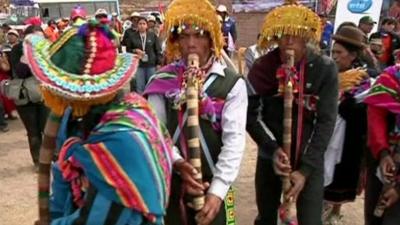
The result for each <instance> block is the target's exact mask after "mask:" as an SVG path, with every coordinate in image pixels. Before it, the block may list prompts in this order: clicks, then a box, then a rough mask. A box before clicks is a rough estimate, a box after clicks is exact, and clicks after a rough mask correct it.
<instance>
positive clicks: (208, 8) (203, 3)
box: [165, 0, 224, 61]
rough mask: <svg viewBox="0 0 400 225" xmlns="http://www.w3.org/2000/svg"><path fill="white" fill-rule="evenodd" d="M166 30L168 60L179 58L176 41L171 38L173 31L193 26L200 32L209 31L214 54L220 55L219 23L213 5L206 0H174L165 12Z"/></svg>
mask: <svg viewBox="0 0 400 225" xmlns="http://www.w3.org/2000/svg"><path fill="white" fill-rule="evenodd" d="M165 26H166V30H167V48H166V55H167V59H168V61H172V60H175V59H179V58H180V52H179V46H178V43H176V41H175V40H174V39H173V36H174V33H178V34H179V33H180V32H182V30H184V29H186V28H188V27H190V26H191V27H193V28H194V29H196V30H199V31H200V32H209V33H210V37H211V40H212V42H213V43H212V45H213V50H214V54H215V56H217V57H220V55H221V50H222V48H223V46H224V39H223V35H222V31H221V23H220V21H219V19H218V15H217V13H216V10H215V7H214V6H213V5H212V4H211V3H210V2H209V1H208V0H197V1H193V0H174V1H172V2H171V4H170V5H169V6H168V9H167V11H166V13H165Z"/></svg>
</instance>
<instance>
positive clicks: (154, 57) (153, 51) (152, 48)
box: [124, 31, 162, 67]
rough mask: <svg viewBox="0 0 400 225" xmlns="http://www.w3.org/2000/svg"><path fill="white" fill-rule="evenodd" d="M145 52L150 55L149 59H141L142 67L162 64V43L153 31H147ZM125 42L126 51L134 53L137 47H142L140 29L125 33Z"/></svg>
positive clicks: (140, 64)
mask: <svg viewBox="0 0 400 225" xmlns="http://www.w3.org/2000/svg"><path fill="white" fill-rule="evenodd" d="M146 35H147V37H146V47H145V52H146V54H147V55H148V57H149V58H148V59H149V60H148V61H147V62H142V61H140V63H139V66H140V67H155V66H157V65H161V63H162V54H161V44H160V40H159V39H158V37H157V35H156V34H155V33H153V32H147V34H146ZM125 36H126V37H125V38H124V39H125V40H124V42H125V43H124V44H125V45H126V51H127V52H131V53H134V50H135V49H140V50H143V49H142V40H141V37H140V34H139V32H138V31H136V32H127V33H125Z"/></svg>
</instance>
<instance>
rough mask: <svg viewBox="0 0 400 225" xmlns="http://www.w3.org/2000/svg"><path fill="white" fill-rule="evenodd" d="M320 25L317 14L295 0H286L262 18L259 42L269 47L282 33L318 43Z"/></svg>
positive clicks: (320, 30)
mask: <svg viewBox="0 0 400 225" xmlns="http://www.w3.org/2000/svg"><path fill="white" fill-rule="evenodd" d="M321 32H322V26H321V20H320V18H319V16H318V15H317V14H316V13H315V12H314V11H312V10H311V9H309V8H307V7H306V6H304V5H301V4H299V3H297V1H296V0H286V1H285V4H284V5H283V6H279V7H276V8H275V9H273V10H271V11H270V12H269V13H268V14H267V15H266V17H265V19H264V24H263V26H262V29H261V32H260V34H261V38H260V41H259V44H260V46H261V47H264V48H265V47H270V46H272V45H274V44H276V42H277V40H278V39H279V38H281V37H283V36H284V35H291V36H296V37H301V38H303V39H304V40H306V41H309V42H313V43H319V41H320V38H321Z"/></svg>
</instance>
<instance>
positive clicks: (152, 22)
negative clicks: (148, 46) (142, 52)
mask: <svg viewBox="0 0 400 225" xmlns="http://www.w3.org/2000/svg"><path fill="white" fill-rule="evenodd" d="M147 30H148V31H149V32H153V33H155V34H156V35H157V37H158V36H159V34H160V29H159V27H156V17H155V16H153V15H150V16H148V17H147Z"/></svg>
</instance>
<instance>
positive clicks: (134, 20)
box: [131, 17, 139, 27]
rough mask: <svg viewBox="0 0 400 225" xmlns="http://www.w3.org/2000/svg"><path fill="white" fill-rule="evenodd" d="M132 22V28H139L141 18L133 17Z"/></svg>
mask: <svg viewBox="0 0 400 225" xmlns="http://www.w3.org/2000/svg"><path fill="white" fill-rule="evenodd" d="M131 21H132V27H137V26H138V22H139V18H138V17H132V18H131Z"/></svg>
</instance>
